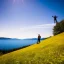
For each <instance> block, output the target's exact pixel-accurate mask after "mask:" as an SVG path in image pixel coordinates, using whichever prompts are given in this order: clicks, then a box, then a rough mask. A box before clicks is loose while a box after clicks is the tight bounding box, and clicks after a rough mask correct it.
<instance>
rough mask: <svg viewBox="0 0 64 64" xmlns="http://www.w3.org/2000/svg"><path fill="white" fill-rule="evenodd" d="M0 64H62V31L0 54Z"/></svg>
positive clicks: (63, 52) (63, 37) (63, 49)
mask: <svg viewBox="0 0 64 64" xmlns="http://www.w3.org/2000/svg"><path fill="white" fill-rule="evenodd" d="M0 64H64V33H61V34H59V35H56V36H53V37H51V38H48V39H46V40H44V41H41V43H40V44H34V45H32V46H29V47H27V48H24V49H20V50H17V51H14V52H11V53H8V54H5V55H3V56H0Z"/></svg>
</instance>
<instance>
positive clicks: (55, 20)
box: [52, 15, 58, 23]
mask: <svg viewBox="0 0 64 64" xmlns="http://www.w3.org/2000/svg"><path fill="white" fill-rule="evenodd" d="M52 17H53V18H54V23H58V22H57V16H56V15H55V16H52Z"/></svg>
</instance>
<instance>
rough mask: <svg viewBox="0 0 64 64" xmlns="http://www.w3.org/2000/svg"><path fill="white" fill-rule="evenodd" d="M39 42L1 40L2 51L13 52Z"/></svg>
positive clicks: (0, 47)
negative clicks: (12, 50)
mask: <svg viewBox="0 0 64 64" xmlns="http://www.w3.org/2000/svg"><path fill="white" fill-rule="evenodd" d="M36 42H37V40H13V39H11V40H0V50H11V49H15V48H20V47H23V46H27V45H31V44H34V43H36Z"/></svg>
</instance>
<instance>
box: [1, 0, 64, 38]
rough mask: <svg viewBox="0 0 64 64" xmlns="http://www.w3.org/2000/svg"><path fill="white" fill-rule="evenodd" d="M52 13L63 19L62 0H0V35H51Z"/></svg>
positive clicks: (15, 36)
mask: <svg viewBox="0 0 64 64" xmlns="http://www.w3.org/2000/svg"><path fill="white" fill-rule="evenodd" d="M52 15H57V16H58V21H60V20H62V19H64V0H0V37H12V38H33V37H37V36H38V34H41V36H42V37H48V36H51V35H52V31H53V30H52V29H53V26H54V22H53V18H52Z"/></svg>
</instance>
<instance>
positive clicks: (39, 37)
mask: <svg viewBox="0 0 64 64" xmlns="http://www.w3.org/2000/svg"><path fill="white" fill-rule="evenodd" d="M40 39H41V36H40V34H38V41H37V44H38V43H40Z"/></svg>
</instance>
